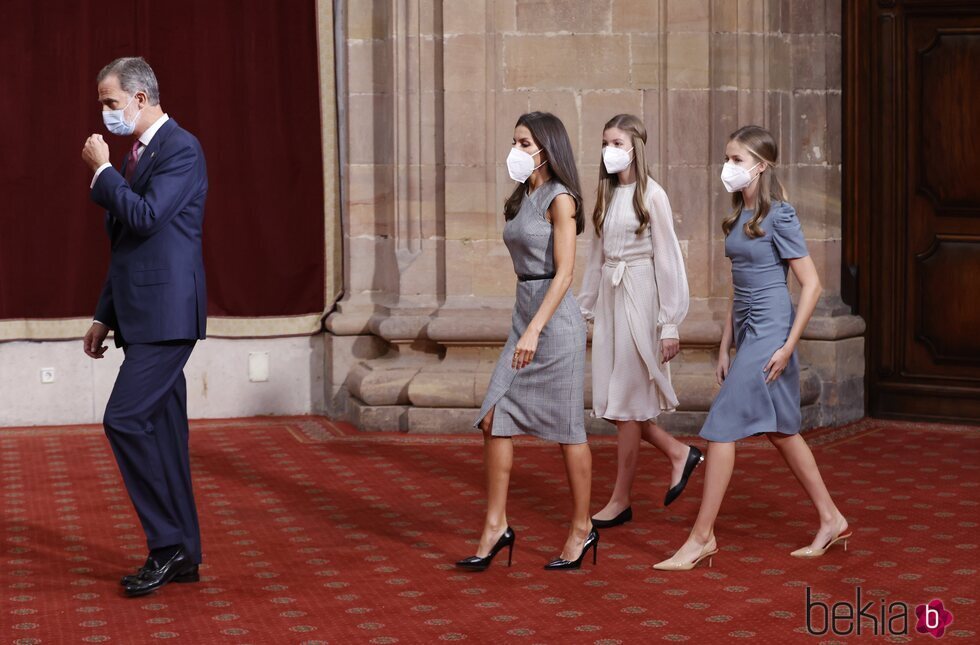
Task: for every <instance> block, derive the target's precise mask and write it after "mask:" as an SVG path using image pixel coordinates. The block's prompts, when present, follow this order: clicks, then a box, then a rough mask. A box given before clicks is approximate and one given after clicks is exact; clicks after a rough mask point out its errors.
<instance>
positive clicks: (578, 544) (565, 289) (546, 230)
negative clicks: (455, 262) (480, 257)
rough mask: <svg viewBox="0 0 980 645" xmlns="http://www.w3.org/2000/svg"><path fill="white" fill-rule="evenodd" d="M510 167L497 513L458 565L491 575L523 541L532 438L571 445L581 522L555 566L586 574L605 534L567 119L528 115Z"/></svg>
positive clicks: (489, 462)
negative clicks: (514, 518) (597, 492)
mask: <svg viewBox="0 0 980 645" xmlns="http://www.w3.org/2000/svg"><path fill="white" fill-rule="evenodd" d="M507 170H508V172H509V174H510V177H511V179H513V180H514V181H516V182H518V185H517V187H516V188H515V189H514V192H513V194H511V196H510V198H509V199H508V200H507V202H506V204H505V205H504V216H505V218H506V220H507V221H506V224H505V225H504V243H505V244H506V245H507V250H508V251H509V252H510V257H511V260H512V261H513V263H514V272H515V273H517V294H516V301H515V303H514V314H513V317H512V325H511V330H510V336H509V337H508V338H507V343H506V344H505V345H504V350H503V352H502V353H501V355H500V359H499V360H498V361H497V365H496V368H495V369H494V372H493V376H492V377H491V379H490V387H489V388H488V390H487V395H486V399H484V402H483V406H482V407H481V409H480V414H479V416H478V417H477V419H476V422H475V423H474V426H475V427H478V428H480V429H481V430H482V431H483V437H484V461H485V469H486V485H487V515H486V519H485V521H484V524H483V532H482V534H481V536H480V542H479V545H478V546H477V550H476V555H474V556H471V557H469V558H465V559H463V560H460V561H459V562H457V563H456V566H457V567H460V568H462V569H468V570H471V571H482V570H484V569H486V568H487V567H488V566H489V565H490V562H491V561H492V560H493V558H494V556H496V555H497V553H499V552H500V551H501V550H503V549H504V548H507V549H508V559H507V561H508V564H509V563H510V555H511V554H512V553H513V550H514V542H515V540H516V536H515V535H514V531H513V530H512V529H511V528H510V527H509V526H508V523H507V487H508V485H509V483H510V471H511V467H512V465H513V461H514V447H513V445H512V441H511V437H513V436H514V435H520V434H530V435H533V436H536V437H538V438H541V439H546V440H549V441H555V442H557V443H558V444H560V445H561V451H562V455H563V456H564V458H565V471H566V473H567V475H568V483H569V486H570V488H571V493H572V521H571V526H570V528H569V531H568V537H567V538H566V540H565V546H564V547H563V548H562V552H561V555H560V556H559V557H558V558H556V559H554V560H552V561H551V562H550V563H548V564H547V565H546V566H545V568H546V569H577V568H579V567H580V566H581V564H582V560H583V558H584V557H585V554H586V553H588V552H589V550H590V549H591V550H592V560H593V563H595V558H596V550H597V548H598V542H599V534H598V533H596V531H595V529H594V528H593V527H592V521H591V518H590V516H589V497H590V494H591V486H592V454H591V453H590V452H589V444H588V443H586V437H585V414H584V409H585V402H584V393H583V385H584V378H585V375H584V371H585V344H586V329H585V321H584V320H582V315H581V313H580V312H579V305H578V303H577V302H576V300H575V298H574V296H572V293H571V291H570V290H569V287H571V285H572V274H573V273H574V270H575V238H576V236H578V234H579V233H581V232H582V230H583V229H584V228H585V216H584V215H583V214H582V198H581V190H580V189H579V181H578V171H577V170H576V168H575V158H574V156H573V154H572V146H571V142H570V141H569V139H568V133H567V132H566V131H565V126H564V125H563V124H562V122H561V120H559V119H558V117H556V116H554V115H553V114H548V113H546V112H531V113H529V114H525V115H523V116H521V118H520V119H518V121H517V126H516V127H515V129H514V144H513V147H512V148H511V151H510V154H509V156H508V157H507Z"/></svg>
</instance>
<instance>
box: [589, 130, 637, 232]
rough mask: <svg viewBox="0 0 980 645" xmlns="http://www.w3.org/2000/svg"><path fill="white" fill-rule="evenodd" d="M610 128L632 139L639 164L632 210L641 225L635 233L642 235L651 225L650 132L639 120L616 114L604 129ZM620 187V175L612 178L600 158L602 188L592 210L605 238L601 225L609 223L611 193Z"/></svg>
mask: <svg viewBox="0 0 980 645" xmlns="http://www.w3.org/2000/svg"><path fill="white" fill-rule="evenodd" d="M609 128H619V129H620V130H622V131H623V132H625V133H626V134H628V135H629V136H630V145H631V146H632V147H633V152H632V154H633V163H634V164H636V165H635V167H634V170H635V171H636V190H635V191H633V210H634V211H635V212H636V219H637V221H639V223H640V226H639V228H638V229H637V230H636V234H637V235H642V234H643V233H644V232H645V231H646V230H647V226H649V225H650V211H648V210H647V206H646V201H645V197H646V194H647V177H649V176H650V171H649V169H647V156H646V142H647V129H646V127H644V125H643V121H641V120H640V119H639V117H635V116H633V115H632V114H617V115H616V116H614V117H613V118H611V119H609V121H607V122H606V125H604V126H602V131H603V132H605V131H606V130H608V129H609ZM618 184H619V176H618V175H610V174H609V173H608V172H606V164H605V163H603V161H602V159H601V158H600V159H599V187H598V188H596V195H595V208H594V209H593V210H592V226H593V227H594V228H595V234H596V235H598V236H600V237H601V236H602V225H603V223H604V222H605V221H606V210H607V209H608V208H609V198H610V197H611V195H612V190H613V188H615V187H616V186H617V185H618Z"/></svg>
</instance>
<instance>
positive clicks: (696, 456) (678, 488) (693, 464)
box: [664, 446, 704, 506]
mask: <svg viewBox="0 0 980 645" xmlns="http://www.w3.org/2000/svg"><path fill="white" fill-rule="evenodd" d="M702 461H704V455H702V454H701V451H700V450H698V449H697V448H695V447H694V446H691V450H690V451H689V452H688V453H687V463H685V464H684V473H683V474H682V475H681V480H680V481H679V482H677V484H676V485H675V486H673V487H672V488H671V489H670V490H668V491H667V494H666V495H664V506H670V503H671V502H673V501H674V500H675V499H677V498H678V497H680V496H681V493H683V492H684V488H685V487H686V486H687V480H688V478H690V476H691V473H693V472H694V469H695V468H697V467H698V465H699V464H700V463H701V462H702Z"/></svg>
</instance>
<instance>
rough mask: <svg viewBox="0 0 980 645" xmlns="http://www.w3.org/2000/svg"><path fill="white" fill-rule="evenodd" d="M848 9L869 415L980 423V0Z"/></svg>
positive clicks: (880, 3) (849, 214)
mask: <svg viewBox="0 0 980 645" xmlns="http://www.w3.org/2000/svg"><path fill="white" fill-rule="evenodd" d="M844 6H845V8H846V10H847V14H846V16H847V17H846V26H845V32H846V37H845V61H846V70H847V71H846V75H847V78H846V80H845V88H846V89H845V97H844V113H845V128H844V129H845V132H844V136H845V141H846V144H845V161H846V163H845V168H844V173H845V191H844V193H845V194H844V209H845V218H844V219H845V221H844V231H845V232H844V238H845V239H844V262H845V263H846V264H847V265H848V266H847V267H845V268H846V269H848V270H847V271H845V272H844V275H845V276H848V278H847V279H849V280H851V281H852V284H850V285H844V286H845V289H844V291H845V293H851V294H852V300H853V302H852V304H854V305H855V308H856V310H857V311H858V313H859V314H861V315H862V316H863V317H864V318H865V320H866V321H867V323H868V332H867V366H868V374H867V379H866V382H867V386H868V409H869V413H870V414H871V415H872V416H882V417H905V418H920V419H946V420H965V421H971V422H980V2H976V1H975V0H973V1H970V0H958V1H952V0H950V1H946V0H877V1H874V2H870V1H869V2H864V1H862V2H845V4H844Z"/></svg>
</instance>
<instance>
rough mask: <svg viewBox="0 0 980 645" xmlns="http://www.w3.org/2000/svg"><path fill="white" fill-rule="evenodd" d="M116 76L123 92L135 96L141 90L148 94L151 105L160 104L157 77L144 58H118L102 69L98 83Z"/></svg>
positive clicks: (97, 79)
mask: <svg viewBox="0 0 980 645" xmlns="http://www.w3.org/2000/svg"><path fill="white" fill-rule="evenodd" d="M109 76H115V77H116V78H118V79H119V87H121V88H122V91H123V92H125V93H126V94H129V95H130V96H133V95H134V94H136V93H137V92H139V91H140V90H142V91H144V92H146V98H147V99H149V101H150V105H159V104H160V86H159V85H158V84H157V75H156V74H154V73H153V68H152V67H150V64H149V63H147V62H146V61H145V60H144V59H143V57H142V56H124V57H123V58H117V59H116V60H114V61H112V62H111V63H109V64H108V65H106V66H105V67H103V68H102V71H101V72H99V75H98V77H97V78H96V79H95V80H96V82H97V83H101V82H102V81H104V80H105V79H106V77H109Z"/></svg>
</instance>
